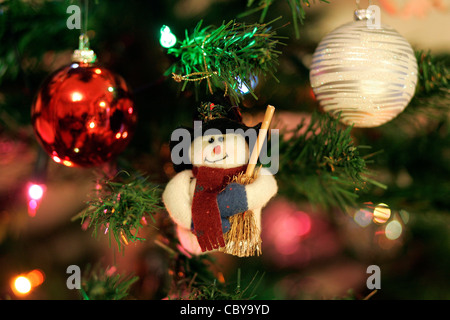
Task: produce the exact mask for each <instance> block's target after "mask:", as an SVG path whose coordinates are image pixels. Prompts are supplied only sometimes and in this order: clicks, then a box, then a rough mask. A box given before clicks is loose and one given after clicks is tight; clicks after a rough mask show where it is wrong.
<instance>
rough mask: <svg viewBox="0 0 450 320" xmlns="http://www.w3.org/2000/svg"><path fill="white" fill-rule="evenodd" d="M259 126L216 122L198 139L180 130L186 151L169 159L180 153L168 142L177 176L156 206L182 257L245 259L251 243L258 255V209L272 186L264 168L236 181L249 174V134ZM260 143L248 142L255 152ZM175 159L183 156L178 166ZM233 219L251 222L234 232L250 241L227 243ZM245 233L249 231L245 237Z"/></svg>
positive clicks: (252, 252) (274, 188)
mask: <svg viewBox="0 0 450 320" xmlns="http://www.w3.org/2000/svg"><path fill="white" fill-rule="evenodd" d="M266 114H267V113H266ZM266 122H267V121H266ZM263 125H264V122H263ZM260 126H261V124H259V125H257V126H255V127H247V126H245V125H244V124H242V123H240V122H237V121H234V120H231V119H227V118H218V119H213V120H210V121H207V122H205V123H203V124H202V125H201V129H200V130H201V134H198V133H199V132H200V130H198V131H197V134H195V133H196V131H195V129H186V128H184V130H187V131H189V135H190V137H191V138H190V140H189V142H190V144H189V148H187V145H186V144H185V146H186V148H185V149H182V150H183V152H181V153H178V154H174V150H178V151H179V150H180V148H179V147H178V149H176V146H177V145H178V144H177V143H173V141H172V142H171V152H172V161H173V162H174V168H175V171H176V172H177V174H176V175H175V176H174V177H173V178H172V179H171V180H170V181H169V182H168V184H167V186H166V188H165V190H164V192H163V195H162V200H163V202H164V205H165V207H166V209H167V211H168V213H169V215H170V217H171V218H172V220H173V221H174V222H175V224H176V232H177V236H178V239H179V241H180V244H181V245H182V246H183V247H184V248H185V249H186V250H187V251H188V252H190V253H192V254H202V253H205V252H209V251H221V252H225V253H230V254H233V255H237V256H251V255H255V250H249V249H248V248H247V247H249V244H250V242H252V243H256V245H255V247H256V252H257V253H258V254H259V253H260V252H261V247H260V246H261V245H260V240H259V242H258V239H260V232H261V231H260V230H261V209H262V208H263V207H264V206H265V205H266V204H267V203H268V202H269V200H270V199H271V198H272V197H274V196H275V195H276V193H277V190H278V187H277V182H276V180H275V178H274V176H273V175H272V173H271V172H270V171H269V170H267V169H265V168H259V169H258V170H257V174H256V175H254V176H253V178H252V179H247V182H246V183H245V184H244V183H240V182H239V179H238V180H236V177H238V176H241V177H242V176H243V173H245V172H246V170H247V169H249V166H250V164H249V160H250V158H251V157H252V155H253V153H254V152H255V149H256V148H254V149H253V151H252V154H250V144H251V140H252V139H250V137H252V134H251V133H253V136H255V133H256V135H258V133H257V132H258V131H261V130H258V129H260ZM266 132H267V130H266ZM192 133H194V134H192ZM249 133H250V134H249ZM260 138H261V135H259V136H258V138H257V139H256V142H255V141H254V142H255V143H254V145H255V146H256V145H260V144H259V143H258V139H260ZM264 138H265V136H264ZM253 140H254V139H253ZM263 140H264V139H263ZM179 143H181V142H179ZM178 146H179V145H178ZM180 154H181V155H182V156H184V157H183V159H184V161H182V163H181V164H180V161H174V158H176V157H177V156H178V159H179V158H180ZM238 215H241V217H239V218H240V219H242V218H243V217H247V218H248V219H251V220H252V221H251V223H252V225H251V226H250V224H249V223H248V222H244V223H242V222H241V224H242V226H240V227H239V228H241V229H242V228H244V229H245V228H246V230H243V231H242V230H241V231H240V232H241V233H245V234H246V235H247V234H250V237H252V239H245V240H242V239H241V240H239V239H231V238H230V236H229V235H230V234H231V233H232V231H231V229H233V224H234V223H235V224H237V221H238V219H237V218H238ZM233 219H234V220H233ZM233 221H234V222H233ZM249 228H251V229H253V230H250V232H249V230H248V229H249ZM247 236H248V235H247ZM233 237H234V236H233Z"/></svg>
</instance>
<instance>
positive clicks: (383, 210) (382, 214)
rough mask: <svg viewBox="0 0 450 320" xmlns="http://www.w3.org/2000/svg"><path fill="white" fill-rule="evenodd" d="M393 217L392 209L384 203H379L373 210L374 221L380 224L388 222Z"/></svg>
mask: <svg viewBox="0 0 450 320" xmlns="http://www.w3.org/2000/svg"><path fill="white" fill-rule="evenodd" d="M390 217H391V209H389V206H388V205H387V204H384V203H380V204H378V205H377V206H376V207H375V209H374V210H373V222H375V223H378V224H383V223H386V222H387V221H388V220H389V218H390Z"/></svg>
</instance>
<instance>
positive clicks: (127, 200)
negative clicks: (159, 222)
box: [73, 173, 162, 252]
mask: <svg viewBox="0 0 450 320" xmlns="http://www.w3.org/2000/svg"><path fill="white" fill-rule="evenodd" d="M116 180H118V181H114V180H112V179H111V180H106V181H104V182H103V184H102V185H101V187H100V188H99V190H95V191H94V192H93V194H92V195H91V200H89V201H88V202H87V205H88V206H87V207H86V208H85V209H84V210H83V211H82V212H80V214H78V215H77V216H76V217H74V219H73V220H75V219H77V218H81V224H83V223H84V221H86V220H88V221H89V226H88V227H89V228H91V227H92V228H93V229H94V230H93V235H94V236H95V237H98V235H99V233H100V232H102V231H103V232H105V233H106V232H107V233H108V234H109V241H110V245H111V236H113V238H114V240H115V241H116V243H117V245H118V249H119V251H122V252H123V251H124V248H125V247H124V244H127V243H128V241H133V242H134V241H143V240H145V239H143V238H140V237H138V236H137V235H138V232H139V230H140V229H141V228H142V227H144V225H145V224H146V223H147V222H149V221H147V218H150V219H151V220H152V222H153V223H154V222H155V219H154V217H153V214H154V213H155V212H156V211H158V210H159V209H161V208H162V206H161V204H160V194H161V191H160V189H159V187H158V186H155V185H154V184H153V183H150V182H148V181H147V179H146V178H144V177H142V176H130V175H129V174H128V173H127V179H124V180H123V179H122V180H120V175H118V176H117V177H116Z"/></svg>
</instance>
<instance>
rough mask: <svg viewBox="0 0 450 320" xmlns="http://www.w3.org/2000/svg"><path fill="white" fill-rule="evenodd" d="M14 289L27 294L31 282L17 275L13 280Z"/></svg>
mask: <svg viewBox="0 0 450 320" xmlns="http://www.w3.org/2000/svg"><path fill="white" fill-rule="evenodd" d="M14 289H15V291H16V292H17V293H19V294H27V293H29V292H30V291H31V282H30V280H29V279H28V278H26V277H24V276H19V277H17V278H16V279H15V280H14Z"/></svg>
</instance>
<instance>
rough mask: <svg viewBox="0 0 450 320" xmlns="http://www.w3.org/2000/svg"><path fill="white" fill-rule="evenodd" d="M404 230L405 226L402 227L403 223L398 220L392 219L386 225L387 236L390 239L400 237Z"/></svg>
mask: <svg viewBox="0 0 450 320" xmlns="http://www.w3.org/2000/svg"><path fill="white" fill-rule="evenodd" d="M402 231H403V227H402V225H401V223H400V222H398V221H397V220H392V221H390V222H389V223H388V224H387V225H386V228H385V229H384V232H385V235H386V238H388V239H389V240H395V239H398V238H399V237H400V235H401V234H402Z"/></svg>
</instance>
